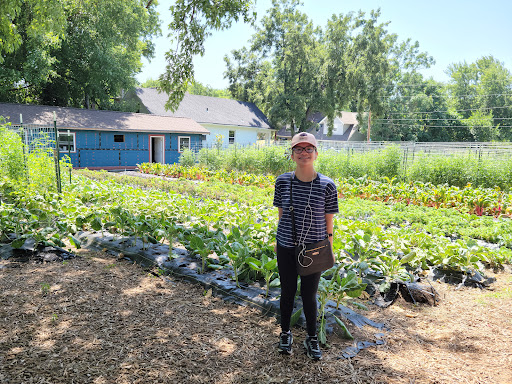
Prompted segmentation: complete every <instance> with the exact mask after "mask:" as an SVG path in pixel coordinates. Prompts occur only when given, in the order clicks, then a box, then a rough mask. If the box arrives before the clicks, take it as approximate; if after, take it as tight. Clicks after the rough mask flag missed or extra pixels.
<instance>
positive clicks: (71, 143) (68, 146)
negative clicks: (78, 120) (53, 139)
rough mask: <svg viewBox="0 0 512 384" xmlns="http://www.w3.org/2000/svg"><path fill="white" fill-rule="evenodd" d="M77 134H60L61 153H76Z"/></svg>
mask: <svg viewBox="0 0 512 384" xmlns="http://www.w3.org/2000/svg"><path fill="white" fill-rule="evenodd" d="M75 135H76V134H75V132H69V133H68V132H59V151H61V152H64V153H65V152H68V153H69V152H72V153H75V152H76V150H75Z"/></svg>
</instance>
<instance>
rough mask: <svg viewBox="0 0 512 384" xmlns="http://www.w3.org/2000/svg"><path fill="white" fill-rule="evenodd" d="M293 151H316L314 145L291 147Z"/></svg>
mask: <svg viewBox="0 0 512 384" xmlns="http://www.w3.org/2000/svg"><path fill="white" fill-rule="evenodd" d="M292 151H293V153H302V151H306V152H307V153H313V152H315V151H316V148H315V147H305V148H304V147H293V148H292Z"/></svg>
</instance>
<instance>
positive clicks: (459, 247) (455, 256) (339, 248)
mask: <svg viewBox="0 0 512 384" xmlns="http://www.w3.org/2000/svg"><path fill="white" fill-rule="evenodd" d="M0 187H1V195H2V199H3V200H4V203H3V204H2V205H1V215H0V217H1V220H2V221H1V232H0V236H2V237H3V240H4V241H5V240H6V239H7V236H8V234H14V236H15V239H12V240H13V245H14V246H21V245H22V243H23V241H24V240H26V239H28V238H32V239H33V240H35V241H36V242H39V243H53V244H56V245H60V246H62V244H63V243H62V241H63V239H64V238H66V237H68V238H70V239H71V241H72V242H74V241H75V240H74V239H73V237H71V236H73V234H74V233H76V232H77V231H79V230H85V229H93V230H96V231H110V232H112V233H115V234H119V235H122V236H129V237H132V238H134V239H136V238H140V239H142V241H143V242H144V243H145V244H147V243H152V242H153V243H154V242H158V241H167V242H168V243H170V244H173V243H174V242H180V243H181V244H183V245H184V246H185V247H186V248H187V249H189V250H190V251H191V252H193V253H195V254H198V255H200V256H201V258H202V261H203V268H202V269H203V270H205V269H207V268H222V267H223V266H228V265H229V266H230V267H231V268H233V270H234V278H235V279H236V280H238V279H240V278H242V279H244V280H249V281H250V280H254V279H259V278H265V275H266V271H265V270H264V269H261V270H257V269H255V268H254V266H255V264H257V263H256V262H255V261H254V260H258V261H259V262H260V263H261V261H265V262H264V263H263V264H267V262H268V261H271V259H273V258H274V257H275V255H274V252H273V244H274V233H275V229H276V225H277V213H276V210H275V209H273V208H271V207H270V205H255V204H252V203H251V199H250V198H248V199H247V201H245V203H234V202H231V201H219V200H212V199H208V198H205V197H191V196H186V195H179V194H177V193H172V192H163V191H161V190H157V189H146V190H143V189H141V188H134V187H132V186H127V185H123V184H119V183H116V182H114V181H112V180H111V181H103V182H98V181H92V180H88V179H85V178H84V177H76V178H75V182H74V183H73V184H68V185H65V187H66V188H65V192H64V193H63V194H62V195H61V196H58V195H56V194H54V193H46V194H45V195H40V194H38V193H36V192H33V191H32V192H30V191H28V190H23V191H22V190H20V189H19V188H17V189H15V187H14V185H13V184H12V183H11V182H9V181H8V180H7V179H4V181H3V182H2V184H1V185H0ZM16 187H19V186H16ZM379 221H380V220H377V221H376V222H372V221H369V220H358V219H350V218H346V217H345V218H344V217H336V219H335V241H334V251H335V254H336V257H337V260H338V261H339V262H343V263H344V264H346V265H350V266H351V268H352V269H356V270H357V271H358V272H359V273H360V274H361V275H362V276H364V275H365V274H367V273H368V272H369V271H370V270H371V271H374V272H375V271H377V272H378V273H380V274H381V275H382V281H381V283H382V284H383V286H382V289H384V290H385V289H386V287H387V284H389V282H391V281H393V280H394V279H397V278H400V279H402V280H404V279H405V280H411V279H413V276H412V274H411V271H420V270H428V269H429V268H430V267H432V266H437V267H444V268H450V269H456V270H460V271H469V270H479V269H482V268H483V267H484V266H493V267H498V266H500V265H502V264H503V263H504V262H509V260H510V252H511V251H510V250H508V249H507V248H503V247H501V248H497V249H495V250H491V249H490V248H488V247H482V246H479V245H477V243H476V241H475V240H472V239H462V238H461V239H457V240H455V241H452V240H451V239H449V238H446V237H444V236H436V235H432V234H429V233H427V232H426V231H418V228H419V227H412V226H390V227H388V228H384V227H383V226H382V225H381V224H380V222H379ZM233 247H234V248H233ZM171 256H172V255H171ZM247 260H249V262H248V261H247ZM251 263H252V264H251ZM271 265H272V264H271ZM273 270H274V272H275V271H276V270H275V269H273ZM271 277H274V275H271ZM267 280H268V281H267V282H268V283H269V284H270V283H271V282H272V281H271V280H272V279H271V278H268V277H267Z"/></svg>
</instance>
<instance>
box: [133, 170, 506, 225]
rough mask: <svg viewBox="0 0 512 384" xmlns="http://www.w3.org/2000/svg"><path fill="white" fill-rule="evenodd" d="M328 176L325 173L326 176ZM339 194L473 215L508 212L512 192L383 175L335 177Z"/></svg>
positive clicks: (237, 180)
mask: <svg viewBox="0 0 512 384" xmlns="http://www.w3.org/2000/svg"><path fill="white" fill-rule="evenodd" d="M138 169H139V171H140V172H142V173H146V174H153V175H162V176H166V177H173V178H183V179H191V180H202V181H220V182H225V183H229V184H241V185H246V186H257V187H260V188H265V187H272V186H273V185H274V182H275V178H274V177H273V176H271V175H254V174H248V173H245V172H239V171H234V170H232V171H226V170H225V169H222V170H218V171H211V170H208V169H206V168H202V167H199V166H192V167H188V166H183V165H180V164H170V165H166V164H158V163H156V164H155V163H143V164H139V166H138ZM328 176H329V175H328ZM336 185H337V188H338V192H339V195H340V197H345V198H347V197H348V198H350V197H360V198H363V199H367V200H377V201H384V202H389V203H397V202H401V203H405V204H407V205H410V204H411V205H422V206H427V207H435V208H454V209H456V210H458V211H461V212H467V213H470V214H474V215H477V216H482V215H486V216H494V217H499V216H504V217H510V216H511V215H512V195H511V194H509V193H506V192H504V191H502V190H501V189H500V188H474V187H472V186H471V185H466V186H464V187H463V188H460V187H457V186H449V185H446V184H445V185H439V186H438V185H434V184H432V183H430V182H426V183H424V182H419V181H418V182H409V183H407V182H399V181H397V179H396V178H392V179H389V178H387V177H384V178H382V180H380V181H377V180H372V179H370V178H369V177H367V176H365V177H360V178H357V179H354V178H352V177H351V178H340V179H336Z"/></svg>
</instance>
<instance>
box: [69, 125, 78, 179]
mask: <svg viewBox="0 0 512 384" xmlns="http://www.w3.org/2000/svg"><path fill="white" fill-rule="evenodd" d="M70 137H71V132H70V131H69V129H68V156H69V165H70V167H69V184H71V170H72V169H73V162H72V161H71V145H70V144H69V138H70ZM75 147H76V143H75ZM75 149H76V148H75Z"/></svg>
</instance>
